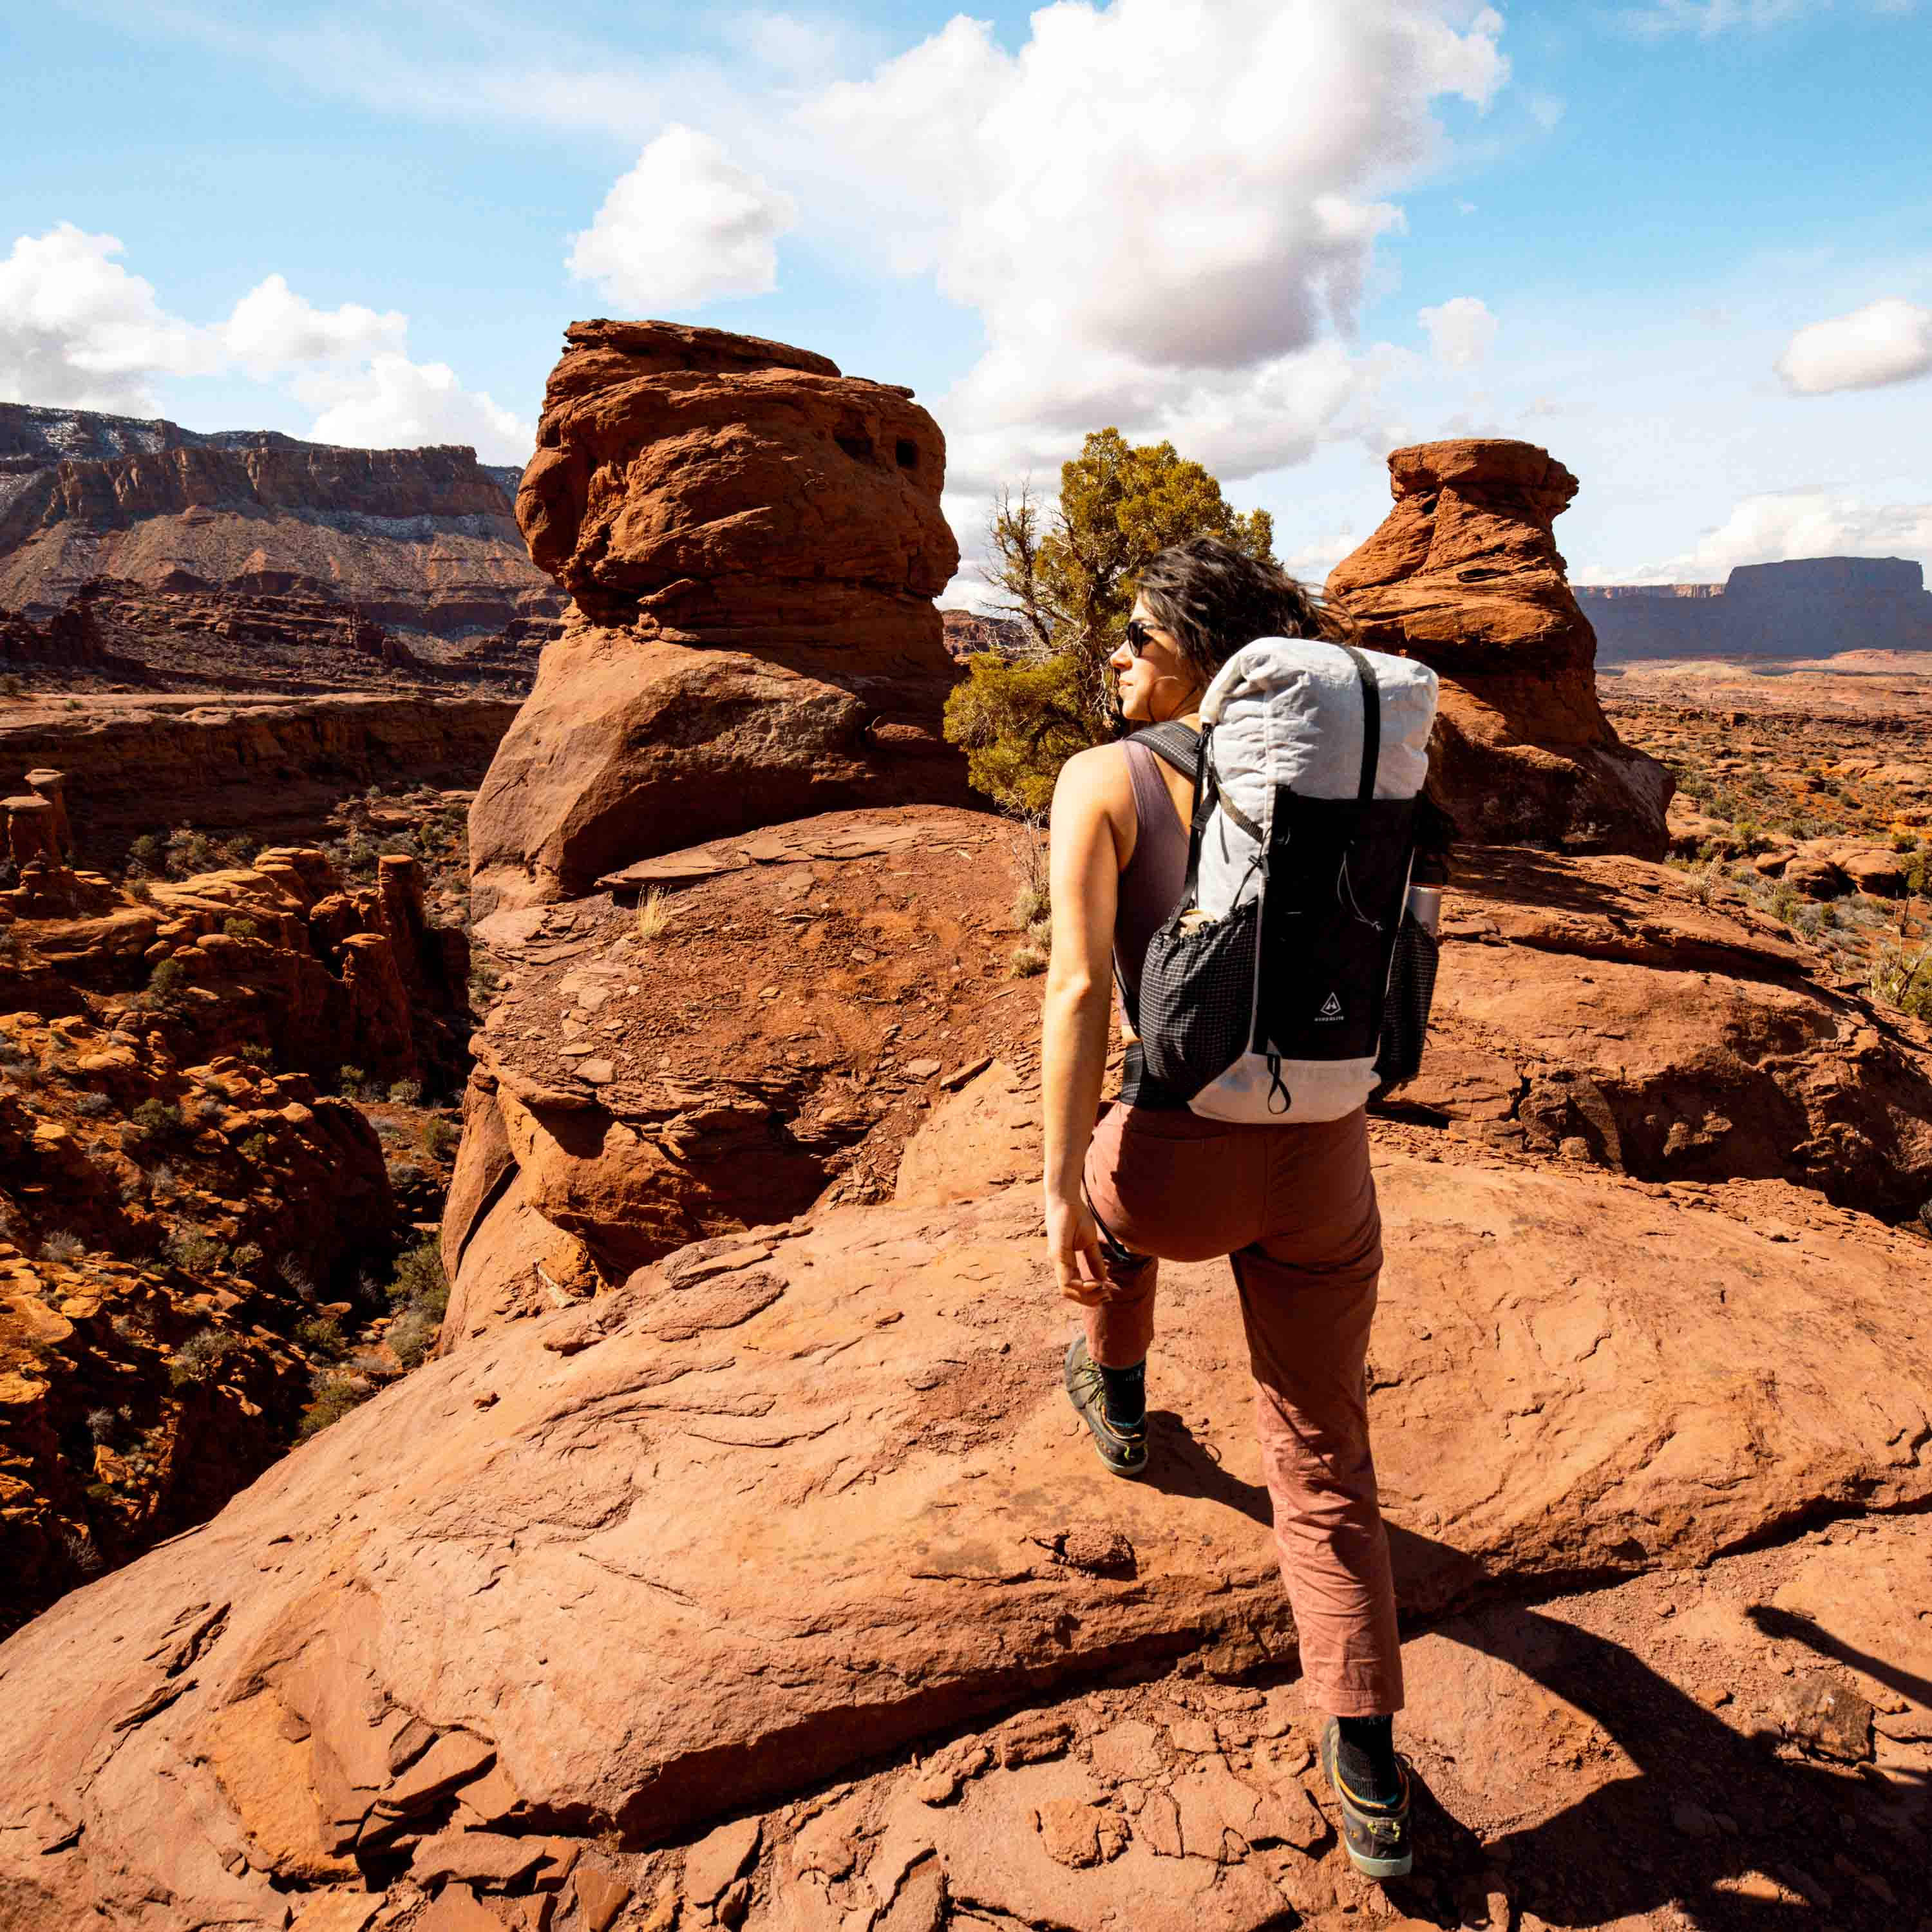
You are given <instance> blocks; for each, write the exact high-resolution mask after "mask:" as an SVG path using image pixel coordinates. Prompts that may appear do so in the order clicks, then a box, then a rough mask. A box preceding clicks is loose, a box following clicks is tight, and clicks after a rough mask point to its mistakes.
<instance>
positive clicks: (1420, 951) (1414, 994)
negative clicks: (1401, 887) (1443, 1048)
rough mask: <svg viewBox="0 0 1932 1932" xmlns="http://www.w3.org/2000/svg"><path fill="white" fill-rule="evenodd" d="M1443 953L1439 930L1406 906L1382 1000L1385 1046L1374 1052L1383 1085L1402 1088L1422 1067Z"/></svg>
mask: <svg viewBox="0 0 1932 1932" xmlns="http://www.w3.org/2000/svg"><path fill="white" fill-rule="evenodd" d="M1440 957H1441V951H1440V949H1439V947H1438V945H1437V943H1436V935H1435V934H1434V933H1433V932H1430V929H1428V927H1427V926H1424V925H1423V924H1422V923H1421V921H1420V920H1418V919H1416V918H1415V916H1414V915H1413V914H1412V913H1409V912H1408V911H1406V910H1405V911H1404V912H1403V916H1402V926H1401V928H1400V930H1399V931H1398V932H1397V934H1396V941H1395V958H1394V961H1393V962H1391V965H1390V968H1389V981H1388V995H1387V996H1386V997H1385V998H1384V1000H1383V1001H1382V1046H1381V1048H1380V1049H1379V1051H1378V1052H1377V1053H1376V1079H1377V1081H1379V1082H1380V1083H1381V1085H1382V1086H1383V1087H1384V1088H1391V1087H1400V1085H1402V1084H1403V1082H1404V1081H1406V1080H1413V1079H1415V1076H1416V1074H1417V1073H1418V1072H1419V1071H1420V1070H1421V1066H1422V1049H1423V1047H1424V1044H1425V1043H1426V1042H1427V1040H1428V1038H1429V1010H1430V1007H1431V1005H1432V1004H1433V1003H1434V1001H1435V998H1436V962H1438V960H1439V959H1440Z"/></svg>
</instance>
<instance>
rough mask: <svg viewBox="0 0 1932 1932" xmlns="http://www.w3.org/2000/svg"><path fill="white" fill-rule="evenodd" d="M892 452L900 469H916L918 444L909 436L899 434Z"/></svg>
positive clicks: (917, 464) (917, 465)
mask: <svg viewBox="0 0 1932 1932" xmlns="http://www.w3.org/2000/svg"><path fill="white" fill-rule="evenodd" d="M892 454H893V455H895V456H896V457H897V458H898V464H899V467H900V468H901V469H917V468H918V467H919V445H918V444H917V443H914V442H913V441H912V440H911V439H910V437H903V436H902V437H900V438H899V440H898V448H897V449H895V450H894V451H893V452H892Z"/></svg>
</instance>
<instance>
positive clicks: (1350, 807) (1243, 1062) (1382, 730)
mask: <svg viewBox="0 0 1932 1932" xmlns="http://www.w3.org/2000/svg"><path fill="white" fill-rule="evenodd" d="M1436 691H1437V679H1436V673H1434V672H1433V670H1430V669H1429V667H1427V665H1426V664H1418V663H1417V662H1415V661H1414V660H1413V659H1412V658H1398V657H1391V656H1388V655H1385V653H1383V652H1379V651H1364V650H1358V649H1356V648H1355V646H1352V645H1349V644H1335V643H1329V642H1327V641H1325V640H1320V639H1316V638H1307V637H1262V638H1260V639H1258V640H1256V642H1254V643H1250V644H1244V646H1242V647H1241V649H1239V650H1238V651H1237V652H1235V654H1234V655H1233V656H1232V657H1231V658H1229V659H1228V661H1227V662H1226V664H1223V666H1222V667H1221V669H1220V672H1219V673H1218V674H1217V676H1216V677H1215V679H1214V682H1212V683H1211V685H1209V686H1208V692H1207V695H1206V696H1205V697H1204V698H1203V699H1202V705H1201V722H1202V730H1201V732H1200V733H1199V738H1198V740H1197V741H1196V743H1195V745H1194V746H1193V759H1192V760H1191V769H1192V770H1193V775H1194V781H1195V790H1194V817H1193V823H1192V826H1190V830H1189V835H1188V841H1187V882H1186V883H1185V884H1184V886H1182V888H1181V898H1180V900H1179V901H1178V904H1176V905H1175V908H1174V910H1173V911H1172V913H1170V914H1169V916H1168V917H1167V919H1166V922H1164V923H1163V925H1162V926H1161V927H1160V929H1159V930H1158V931H1157V932H1156V933H1155V935H1154V938H1152V940H1151V941H1149V942H1148V950H1147V958H1146V961H1145V964H1144V965H1143V966H1142V971H1141V987H1140V998H1139V1001H1138V1002H1137V1004H1138V1006H1139V1012H1137V1013H1136V1012H1133V1011H1132V1010H1130V1012H1129V1014H1128V1017H1129V1019H1130V1020H1131V1021H1132V1022H1133V1026H1134V1030H1135V1031H1136V1033H1137V1034H1139V1037H1140V1040H1141V1047H1142V1055H1143V1056H1144V1065H1145V1073H1146V1075H1147V1076H1148V1077H1149V1078H1150V1079H1151V1082H1153V1083H1154V1088H1156V1089H1157V1091H1158V1092H1159V1093H1160V1095H1161V1096H1162V1097H1163V1098H1164V1099H1165V1100H1166V1102H1167V1103H1168V1104H1169V1105H1175V1106H1187V1108H1189V1109H1191V1110H1192V1111H1193V1112H1195V1113H1197V1114H1202V1115H1206V1116H1208V1118H1211V1119H1214V1120H1222V1121H1253V1122H1270V1121H1277V1122H1278V1121H1334V1120H1340V1118H1342V1117H1343V1115H1346V1114H1349V1113H1352V1112H1354V1111H1355V1109H1356V1108H1358V1107H1359V1106H1361V1105H1362V1104H1363V1103H1364V1102H1365V1101H1366V1100H1367V1099H1368V1097H1369V1096H1370V1094H1371V1093H1372V1092H1373V1091H1375V1089H1376V1087H1377V1086H1378V1085H1382V1084H1385V1082H1388V1080H1389V1079H1390V1076H1391V1070H1390V1068H1389V1067H1388V1065H1387V1064H1386V1062H1384V1063H1383V1064H1380V1065H1379V1064H1378V1055H1379V1051H1380V1050H1381V1049H1382V1044H1383V1043H1382V1034H1383V1032H1384V1022H1385V1016H1388V1017H1391V1018H1393V1017H1394V1014H1393V1013H1392V1011H1391V1009H1392V1008H1394V1007H1398V1006H1406V1004H1410V1003H1412V992H1411V991H1410V989H1407V988H1405V989H1403V997H1402V998H1401V999H1400V1000H1397V999H1394V998H1392V997H1391V964H1392V962H1393V961H1394V957H1395V954H1396V950H1397V939H1398V937H1399V936H1400V937H1402V938H1405V939H1409V940H1411V941H1414V940H1415V938H1416V935H1415V934H1412V933H1411V932H1410V931H1409V929H1410V928H1412V927H1414V926H1415V921H1414V920H1413V919H1412V918H1409V917H1408V916H1406V911H1405V907H1406V901H1407V900H1408V896H1409V868H1410V864H1411V862H1412V859H1413V856H1414V853H1415V824H1414V821H1415V811H1416V801H1417V799H1418V796H1419V795H1420V793H1421V790H1422V784H1423V780H1424V776H1425V775H1426V774H1427V769H1428V763H1429V735H1430V729H1431V727H1433V724H1434V723H1435V721H1436ZM1135 736H1136V738H1138V739H1140V740H1141V741H1142V742H1145V743H1146V744H1147V745H1148V748H1149V749H1150V750H1151V751H1154V752H1155V753H1156V754H1157V755H1159V756H1160V757H1162V758H1163V759H1164V760H1166V762H1167V763H1169V764H1172V765H1175V766H1178V767H1179V768H1180V769H1184V770H1186V769H1190V762H1189V761H1187V760H1186V754H1185V751H1184V750H1183V748H1182V746H1183V745H1184V742H1185V741H1186V740H1187V739H1189V738H1190V737H1193V736H1194V734H1193V733H1190V732H1189V731H1188V730H1187V727H1184V726H1180V725H1175V724H1165V725H1157V726H1154V727H1153V728H1152V729H1151V730H1147V731H1142V732H1138V733H1136V734H1135ZM1418 932H1419V929H1418ZM1421 937H1422V938H1427V935H1421ZM1410 956H1412V955H1410ZM1429 959H1430V965H1431V966H1432V968H1433V942H1432V943H1431V945H1430V953H1429ZM1431 977H1432V979H1433V971H1432V974H1431ZM1123 995H1124V989H1123ZM1423 1015H1424V1019H1423V1024H1425V1025H1426V1019H1427V994H1426V992H1425V994H1424V1006H1423ZM1408 1041H1409V1033H1408V1031H1406V1032H1405V1044H1404V1047H1403V1051H1404V1052H1407V1051H1408ZM1413 1047H1414V1052H1415V1055H1416V1056H1417V1057H1419V1054H1420V1047H1421V1040H1420V1033H1419V1031H1415V1032H1414V1033H1413ZM1414 1071H1415V1067H1414V1066H1413V1065H1409V1066H1408V1067H1406V1069H1397V1070H1394V1076H1395V1077H1397V1078H1404V1079H1406V1078H1407V1077H1409V1075H1411V1074H1412V1073H1414Z"/></svg>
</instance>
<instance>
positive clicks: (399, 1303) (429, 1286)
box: [389, 1235, 449, 1320]
mask: <svg viewBox="0 0 1932 1932" xmlns="http://www.w3.org/2000/svg"><path fill="white" fill-rule="evenodd" d="M389 1305H390V1307H392V1308H401V1307H405V1306H408V1307H417V1308H426V1309H428V1310H429V1311H430V1312H431V1313H432V1314H434V1316H436V1317H437V1319H438V1320H440V1319H442V1316H443V1310H445V1309H446V1308H447V1307H449V1277H448V1276H446V1274H444V1273H443V1246H442V1244H441V1243H440V1241H438V1240H437V1237H436V1236H435V1235H425V1236H424V1237H423V1238H422V1240H421V1241H419V1242H418V1243H417V1244H416V1246H415V1247H413V1248H407V1249H405V1250H404V1252H403V1253H401V1255H399V1256H397V1258H396V1271H395V1274H394V1276H393V1277H392V1278H391V1280H390V1283H389Z"/></svg>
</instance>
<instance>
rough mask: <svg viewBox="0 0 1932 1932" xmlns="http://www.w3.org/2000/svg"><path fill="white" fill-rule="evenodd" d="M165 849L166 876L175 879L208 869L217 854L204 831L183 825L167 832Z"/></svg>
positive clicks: (212, 841)
mask: <svg viewBox="0 0 1932 1932" xmlns="http://www.w3.org/2000/svg"><path fill="white" fill-rule="evenodd" d="M166 850H167V869H168V876H169V877H170V878H175V879H185V878H189V877H192V876H193V874H195V873H196V872H205V871H208V870H209V869H210V868H211V867H212V866H213V865H214V862H215V859H216V857H217V852H216V849H215V844H214V840H213V839H211V838H209V837H208V835H207V833H206V832H196V831H195V830H193V829H192V828H191V827H190V826H185V825H184V826H181V827H179V828H178V829H176V830H175V831H173V832H169V834H168V841H167V848H166Z"/></svg>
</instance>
